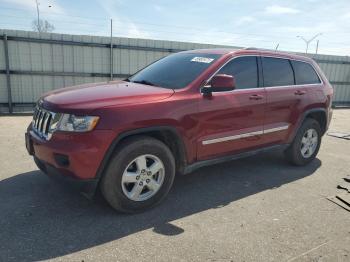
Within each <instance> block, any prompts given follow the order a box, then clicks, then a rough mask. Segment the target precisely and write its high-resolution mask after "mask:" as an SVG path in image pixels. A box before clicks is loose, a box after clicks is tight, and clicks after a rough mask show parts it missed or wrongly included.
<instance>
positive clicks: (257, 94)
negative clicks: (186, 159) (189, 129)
mask: <svg viewBox="0 0 350 262" xmlns="http://www.w3.org/2000/svg"><path fill="white" fill-rule="evenodd" d="M258 61H259V60H258V58H257V57H256V56H241V57H237V58H233V59H232V60H231V61H230V62H228V63H227V64H226V65H225V66H224V67H223V68H221V69H220V70H219V72H218V73H217V74H227V75H232V76H233V77H234V78H235V80H236V81H235V82H236V87H235V89H234V90H233V91H224V92H213V93H212V96H203V97H202V99H201V100H200V101H199V113H198V123H199V128H198V130H199V131H198V132H199V133H198V139H197V159H198V160H206V159H211V158H216V157H220V156H225V155H229V154H235V153H240V152H244V151H247V150H251V149H254V148H257V147H259V146H260V145H262V144H263V139H262V135H263V124H264V113H265V106H266V92H265V89H264V88H263V87H261V86H262V84H261V83H260V81H259V75H260V74H259V65H258Z"/></svg>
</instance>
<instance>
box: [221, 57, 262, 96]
mask: <svg viewBox="0 0 350 262" xmlns="http://www.w3.org/2000/svg"><path fill="white" fill-rule="evenodd" d="M218 74H226V75H232V76H234V77H235V80H236V89H245V88H256V87H258V65H257V58H256V57H255V56H242V57H237V58H234V59H233V60H232V61H231V62H229V63H227V64H226V65H225V66H224V67H223V68H221V70H220V71H219V72H218Z"/></svg>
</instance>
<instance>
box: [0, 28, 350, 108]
mask: <svg viewBox="0 0 350 262" xmlns="http://www.w3.org/2000/svg"><path fill="white" fill-rule="evenodd" d="M5 33H6V34H7V36H8V41H7V43H8V53H9V66H10V68H9V69H10V73H11V76H10V80H11V91H12V96H11V97H12V102H13V103H14V104H15V105H20V104H23V103H34V102H35V101H36V100H37V99H38V97H39V96H40V95H41V94H42V93H44V92H47V91H49V90H52V89H56V88H60V87H65V86H71V85H76V84H81V83H88V82H100V81H106V80H108V79H109V75H110V69H111V66H110V61H111V60H110V59H111V58H110V38H108V37H97V36H78V35H64V34H49V33H44V34H43V33H42V34H40V35H39V34H38V33H34V32H26V31H12V30H0V37H2V40H0V104H2V105H3V106H5V105H6V103H7V102H8V91H7V81H6V74H5V73H6V63H5V51H4V42H5V41H4V37H3V35H4V34H5ZM38 39H39V40H40V39H41V41H39V40H38ZM54 40H59V41H54ZM62 40H63V41H65V42H64V43H62V42H61V41H62ZM50 41H51V42H50ZM79 43H80V44H79ZM113 44H114V48H113V74H114V78H118V77H119V78H120V77H125V76H126V75H130V74H132V73H134V72H136V71H137V70H139V69H141V68H143V67H144V66H146V65H147V64H149V63H151V62H153V61H154V60H157V59H159V58H161V57H163V56H166V55H168V54H169V53H171V52H176V51H179V50H188V49H197V48H212V47H223V46H215V45H208V44H197V43H184V42H174V41H160V40H145V39H131V38H118V37H114V38H113ZM312 57H313V58H314V59H315V60H316V61H318V63H319V65H320V67H321V68H322V69H323V70H324V72H325V74H326V75H327V77H328V79H329V80H330V81H331V82H332V83H333V86H334V88H335V98H334V102H336V103H350V58H349V57H345V56H330V55H312Z"/></svg>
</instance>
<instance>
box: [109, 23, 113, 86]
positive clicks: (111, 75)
mask: <svg viewBox="0 0 350 262" xmlns="http://www.w3.org/2000/svg"><path fill="white" fill-rule="evenodd" d="M109 62H110V80H111V81H112V80H113V20H112V19H111V50H110V59H109Z"/></svg>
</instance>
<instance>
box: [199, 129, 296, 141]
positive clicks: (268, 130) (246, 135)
mask: <svg viewBox="0 0 350 262" xmlns="http://www.w3.org/2000/svg"><path fill="white" fill-rule="evenodd" d="M288 127H289V125H283V126H279V127H274V128H269V129H266V130H259V131H254V132H249V133H243V134H239V135H234V136H225V137H219V138H214V139H208V140H203V141H202V144H203V145H210V144H215V143H221V142H226V141H232V140H237V139H241V138H246V137H251V136H257V135H264V134H269V133H273V132H278V131H282V130H286V129H288Z"/></svg>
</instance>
